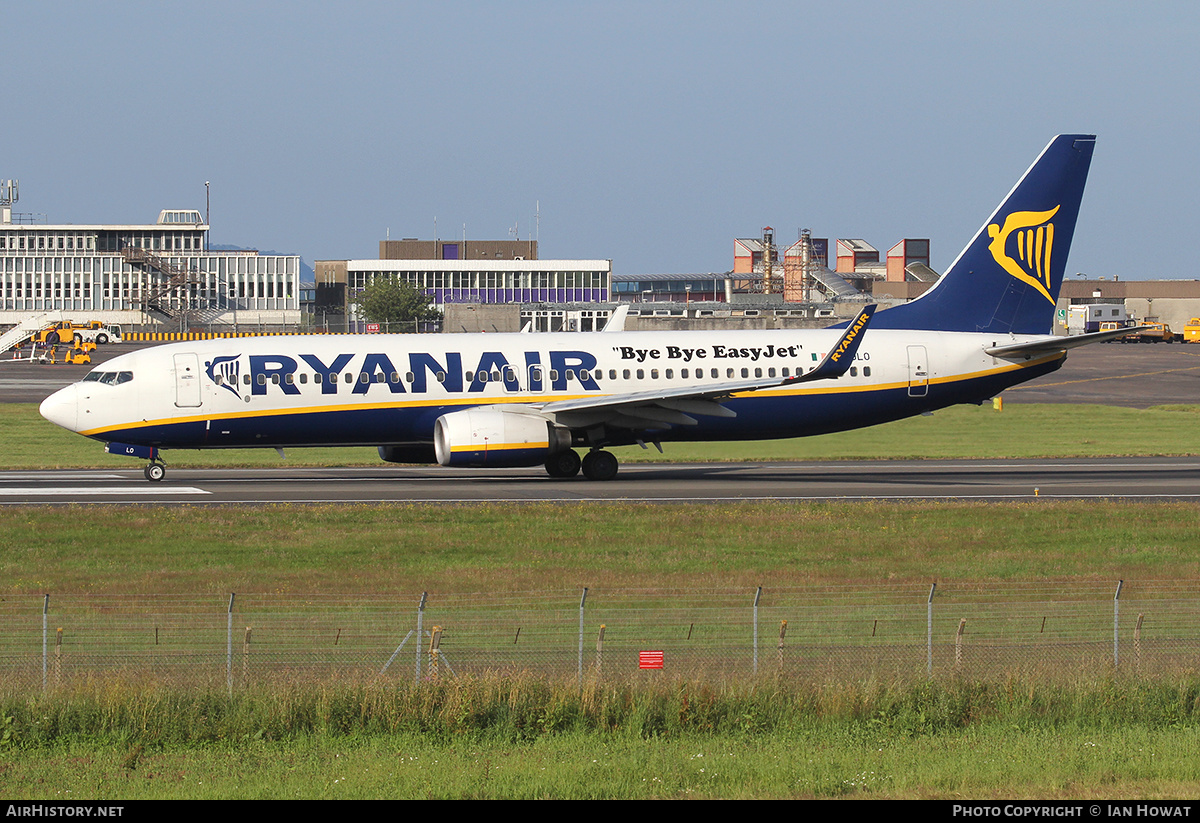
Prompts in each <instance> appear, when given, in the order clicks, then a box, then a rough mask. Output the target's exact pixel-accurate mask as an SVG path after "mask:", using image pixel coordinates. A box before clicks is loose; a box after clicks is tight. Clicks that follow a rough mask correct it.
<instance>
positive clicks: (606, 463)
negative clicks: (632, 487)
mask: <svg viewBox="0 0 1200 823" xmlns="http://www.w3.org/2000/svg"><path fill="white" fill-rule="evenodd" d="M580 468H582V469H583V476H584V477H586V478H587V479H588V480H612V479H613V478H614V477H616V476H617V468H618V463H617V458H616V457H614V456H613V455H612V453H611V452H606V451H601V450H600V449H593V450H592V451H590V452H588V453H587V455H586V456H585V457H584V458H583V460H580V459H579V455H578V454H576V453H575V452H574V451H573V450H571V449H568V450H566V451H563V452H559V453H558V454H553V455H551V456H550V457H549V458H548V459H547V460H546V474H548V475H550V476H551V477H555V478H567V477H574V476H575V475H577V474H579V469H580Z"/></svg>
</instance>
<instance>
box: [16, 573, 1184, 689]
mask: <svg viewBox="0 0 1200 823" xmlns="http://www.w3.org/2000/svg"><path fill="white" fill-rule="evenodd" d="M0 617H2V619H3V623H4V626H5V627H6V631H4V632H3V634H2V635H0V683H2V684H4V685H5V687H6V688H8V689H15V690H17V691H32V690H39V689H41V690H52V689H55V688H57V687H60V686H70V685H71V684H78V683H82V682H94V681H97V680H104V679H105V678H115V679H119V680H134V681H135V682H144V683H151V682H152V683H156V684H169V685H177V686H183V687H205V688H209V689H214V688H215V689H222V690H225V689H228V690H229V691H230V692H232V691H235V690H237V689H239V688H245V687H250V686H254V685H256V684H269V683H280V682H322V681H325V680H340V681H345V680H354V681H374V682H380V681H382V682H385V683H387V682H394V683H412V682H418V683H419V682H424V681H428V680H432V679H443V678H454V677H463V676H477V675H483V674H492V673H501V674H504V673H510V674H526V675H529V674H532V675H534V676H545V677H554V678H558V679H577V680H578V681H579V682H581V683H582V682H584V681H585V680H589V681H590V680H591V679H600V680H614V681H615V680H621V679H624V680H629V679H635V678H655V677H657V678H661V677H672V678H687V679H692V680H707V681H717V682H731V681H734V680H738V679H749V678H754V677H762V676H773V677H780V678H784V679H786V680H788V681H792V682H816V683H829V682H849V681H851V680H858V679H861V678H866V677H889V678H897V677H900V678H914V677H915V678H923V677H939V676H945V675H954V674H958V675H963V676H969V677H972V678H994V677H1003V676H1006V675H1010V674H1013V673H1018V674H1022V675H1026V676H1036V677H1047V678H1055V679H1064V680H1070V679H1077V678H1081V677H1084V678H1094V677H1097V676H1106V675H1108V674H1111V673H1112V672H1114V671H1117V672H1121V673H1123V674H1127V675H1129V676H1133V677H1146V678H1153V677H1162V676H1178V675H1181V674H1187V673H1196V672H1200V588H1198V587H1196V586H1195V584H1183V583H1176V582H1172V581H1152V582H1143V583H1128V582H1126V583H1122V582H1119V581H1114V582H1111V583H1107V582H1094V583H1093V582H1089V583H1070V584H1055V585H1051V584H1033V583H1029V584H985V585H983V584H981V585H978V586H963V585H959V586H956V585H954V584H952V583H939V584H937V585H926V586H913V585H897V586H878V587H872V588H859V587H830V586H825V587H812V588H789V589H772V588H770V587H766V588H762V589H751V590H736V591H735V590H710V591H675V590H669V591H668V590H630V589H616V590H613V589H610V590H604V589H591V590H588V589H583V590H577V591H557V592H532V593H513V594H495V595H493V594H469V595H437V594H420V595H394V594H393V595H373V596H335V595H298V594H291V595H288V594H237V595H233V594H231V595H224V596H219V597H218V596H175V595H140V596H119V595H80V594H71V595H66V594H63V595H44V596H36V597H35V596H21V595H17V596H13V595H8V596H6V597H5V598H4V599H3V601H2V602H0Z"/></svg>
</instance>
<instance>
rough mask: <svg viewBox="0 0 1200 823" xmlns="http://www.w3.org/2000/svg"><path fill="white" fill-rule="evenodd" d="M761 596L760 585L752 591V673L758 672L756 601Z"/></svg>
mask: <svg viewBox="0 0 1200 823" xmlns="http://www.w3.org/2000/svg"><path fill="white" fill-rule="evenodd" d="M761 598H762V586H759V587H758V588H757V589H755V591H754V673H755V674H758V601H759V600H760V599H761Z"/></svg>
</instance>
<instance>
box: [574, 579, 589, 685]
mask: <svg viewBox="0 0 1200 823" xmlns="http://www.w3.org/2000/svg"><path fill="white" fill-rule="evenodd" d="M587 595H588V589H587V586H584V587H583V594H581V595H580V596H579V661H578V663H577V664H576V673H575V680H576V682H577V683H578V684H579V686H580V687H582V686H583V606H584V604H585V603H587Z"/></svg>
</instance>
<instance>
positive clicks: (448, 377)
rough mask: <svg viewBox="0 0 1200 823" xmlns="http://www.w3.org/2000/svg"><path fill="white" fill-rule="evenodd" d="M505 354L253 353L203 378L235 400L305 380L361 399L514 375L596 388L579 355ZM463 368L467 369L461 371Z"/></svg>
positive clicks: (468, 387) (512, 383)
mask: <svg viewBox="0 0 1200 823" xmlns="http://www.w3.org/2000/svg"><path fill="white" fill-rule="evenodd" d="M510 357H512V355H511V354H505V353H504V352H498V351H485V352H483V353H482V354H481V355H480V356H479V359H478V361H477V362H475V361H474V360H472V362H470V363H469V364H465V363H464V361H463V355H462V353H461V352H446V353H444V354H440V353H439V354H431V353H428V352H408V353H407V354H399V355H397V359H396V360H393V359H392V356H391V355H388V354H386V353H383V352H370V353H367V354H360V353H341V354H337V355H333V356H332V357H331V356H329V355H316V354H299V355H296V356H292V355H287V354H251V355H248V356H244V355H232V356H227V357H214V358H213V359H212V360H210V361H207V362H206V363H205V364H204V366H205V372H206V373H207V374H208V378H209V380H211V381H212V382H213V383H215V384H217V385H218V386H220V387H221V388H224V389H226V390H228V391H230V392H232V393H233V394H234V395H236V396H239V397H240V396H241V394H242V391H244V390H245V389H249V392H250V395H265V394H266V393H267V389H268V387H271V388H272V390H281V391H282V392H283V393H284V394H292V395H298V394H300V386H301V385H304V384H305V383H307V382H308V379H309V376H310V375H311V377H312V382H313V384H314V385H316V386H320V391H321V394H339V393H349V394H367V393H368V392H369V391H371V389H372V387H375V388H376V389H377V391H384V390H386V391H390V392H391V393H392V394H404V393H409V392H411V393H414V394H422V393H425V392H427V391H428V390H429V384H430V382H431V381H432V382H436V383H437V384H438V385H440V386H441V388H442V390H443V391H446V392H464V391H465V392H480V393H482V392H483V391H484V390H485V388H486V386H487V385H488V384H489V383H493V382H494V383H502V384H503V385H504V388H505V389H507V390H510V391H519V390H520V389H521V384H520V381H519V379H518V377H519V374H523V375H528V386H527V389H528V390H529V391H535V392H536V391H544V390H550V391H566V389H567V382H568V381H569V380H571V379H575V380H577V381H578V384H579V387H580V388H583V389H585V390H590V391H598V390H599V389H600V386H599V384H597V383H596V380H595V377H594V376H593V375H594V370H595V368H596V357H595V356H594V355H592V354H590V353H589V352H585V351H552V352H548V353H547V359H546V360H545V361H544V362H543V360H542V352H536V351H528V352H523V353H522V355H521V356H520V358H519V359H516V358H514V359H516V360H517V362H513V361H511V360H510V359H509V358H510ZM464 365H466V366H467V368H464Z"/></svg>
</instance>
